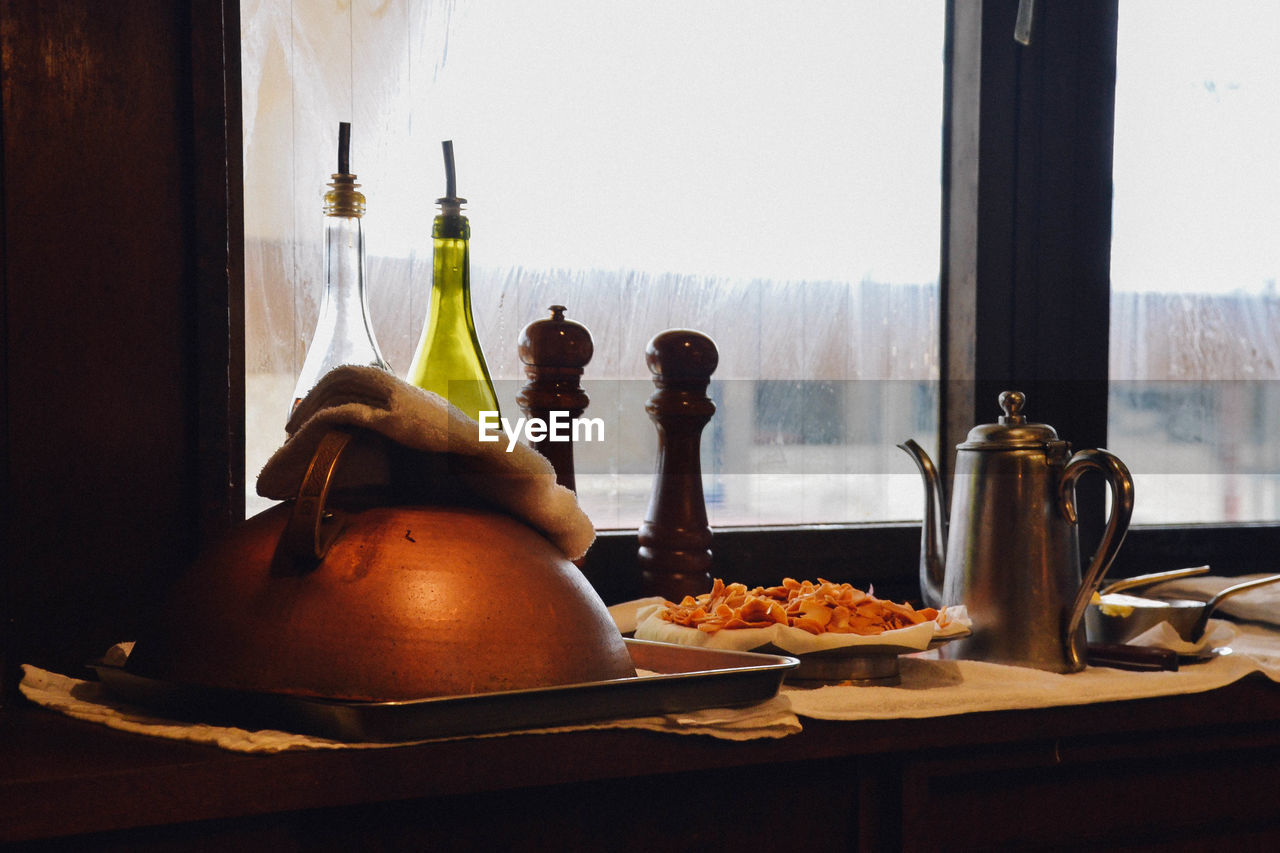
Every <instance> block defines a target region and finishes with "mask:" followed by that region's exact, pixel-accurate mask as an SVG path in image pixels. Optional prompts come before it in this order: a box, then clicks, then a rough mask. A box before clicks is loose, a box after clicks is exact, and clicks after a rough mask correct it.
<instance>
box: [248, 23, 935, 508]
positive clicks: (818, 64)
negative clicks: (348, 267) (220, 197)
mask: <svg viewBox="0 0 1280 853" xmlns="http://www.w3.org/2000/svg"><path fill="white" fill-rule="evenodd" d="M944 19H945V15H944V8H943V3H942V2H941V0H929V2H913V3H908V4H884V3H880V2H872V0H866V2H848V0H831V2H813V3H805V4H804V5H803V6H802V7H797V6H795V5H794V4H790V3H785V2H781V0H752V2H743V0H706V1H705V2H698V3H687V2H673V0H627V2H618V3H599V2H593V1H592V0H573V2H569V0H530V2H521V3H482V2H465V0H464V1H463V2H456V3H453V2H449V3H444V2H435V3H431V2H408V0H400V2H396V0H390V2H388V1H387V0H379V2H372V0H352V2H351V3H343V4H302V3H289V2H284V0H256V2H255V0H247V2H245V3H244V4H243V8H242V26H243V38H242V43H243V80H244V110H245V115H244V131H245V208H246V209H245V229H246V279H247V287H246V289H247V295H246V314H247V318H246V319H247V324H246V325H247V338H248V341H247V348H248V352H247V358H246V363H247V374H248V375H247V377H246V385H247V388H248V391H247V394H248V399H247V401H246V410H247V424H246V433H247V435H248V449H247V454H248V466H249V475H250V476H249V478H248V479H249V488H250V492H251V493H252V489H253V478H254V475H255V474H256V471H257V470H258V468H259V467H260V466H261V464H262V462H263V461H264V460H265V458H266V456H267V455H268V454H269V453H270V452H271V451H272V450H273V449H274V448H275V447H276V446H277V445H278V444H279V443H280V441H281V440H282V438H283V421H284V416H285V413H286V410H287V408H288V404H289V402H290V401H291V396H290V395H291V391H292V386H293V382H294V379H295V377H296V371H297V369H298V367H299V366H300V365H301V361H302V358H303V355H304V354H305V350H306V345H307V342H308V339H309V337H310V335H311V332H312V328H313V325H314V322H315V315H316V311H317V303H318V300H319V294H320V284H321V282H320V275H321V254H320V252H321V241H320V235H321V230H322V221H321V212H320V198H321V194H322V192H323V184H324V183H325V182H326V181H327V180H328V176H329V174H330V173H331V172H333V171H334V167H335V157H336V154H335V152H336V135H337V125H338V122H340V121H347V120H350V121H351V122H352V153H351V164H352V170H353V171H355V172H356V173H357V174H358V176H359V180H360V183H361V184H362V191H363V192H364V193H365V194H366V196H367V198H368V213H367V214H366V216H365V220H364V223H365V232H366V246H367V250H368V253H369V254H368V259H367V281H368V298H369V303H370V311H371V314H372V319H373V324H374V328H375V332H376V334H377V337H378V340H379V343H380V345H381V347H382V350H383V353H384V354H385V355H386V357H387V359H388V361H390V362H391V364H392V366H393V368H395V369H396V370H397V371H398V372H399V374H400V375H404V373H405V371H406V370H407V368H408V366H409V363H410V360H411V359H412V354H413V348H414V346H415V344H416V342H417V340H418V336H419V334H420V331H421V326H422V322H423V318H424V316H425V313H426V307H427V306H426V302H427V298H428V295H429V291H430V261H431V258H430V253H431V245H430V238H429V235H430V225H431V217H432V216H433V215H434V206H433V202H434V200H435V199H436V198H437V197H438V196H440V195H443V194H444V174H443V167H442V163H441V154H440V141H441V140H444V139H451V140H453V142H454V148H455V152H456V158H457V174H458V194H459V195H461V196H465V197H466V198H468V199H469V203H468V207H467V214H468V216H469V217H470V220H471V226H472V242H471V263H472V298H473V307H474V313H475V317H476V325H477V330H478V333H479V337H480V340H481V342H482V344H483V346H484V349H485V355H486V359H487V361H488V364H489V367H490V369H491V372H492V373H493V375H494V377H495V380H496V384H497V385H498V393H499V400H500V404H501V405H502V406H503V415H504V416H507V417H509V418H514V417H516V416H518V415H519V414H520V413H519V412H518V410H517V407H516V405H515V402H514V399H515V396H516V394H517V393H518V390H519V388H520V386H521V385H522V384H523V382H524V379H525V377H524V372H523V366H522V365H521V363H520V361H519V359H518V356H517V351H516V342H517V340H518V337H519V333H520V330H521V329H522V328H523V326H524V325H525V324H527V323H529V322H531V321H534V320H537V319H541V318H543V317H545V316H547V311H546V309H547V306H549V305H551V304H561V305H565V306H567V307H568V311H567V316H568V317H569V318H570V319H573V320H577V321H578V322H581V323H583V324H584V325H586V326H587V327H588V328H589V329H590V331H591V333H592V336H593V339H594V342H595V356H594V358H593V360H592V362H591V363H590V364H589V365H588V366H587V369H586V373H585V375H584V377H583V387H584V388H585V390H586V391H587V393H588V394H589V395H590V397H591V401H592V402H591V405H590V407H589V408H588V410H587V412H586V416H588V417H597V418H601V419H603V421H604V425H605V429H604V432H605V440H604V441H602V442H592V443H583V444H579V445H578V446H577V447H576V449H575V453H576V457H577V482H578V486H579V496H580V498H581V500H582V502H583V504H584V507H585V508H586V509H587V512H588V513H589V514H590V515H591V517H592V519H593V521H594V522H595V523H596V525H597V526H598V527H602V528H607V527H635V526H637V525H638V524H639V523H640V521H641V520H642V519H643V514H644V508H645V505H646V503H647V501H648V497H649V493H650V490H651V488H652V483H653V470H654V459H655V456H656V447H657V438H656V433H655V430H654V427H653V425H652V424H651V423H650V422H649V420H648V416H647V415H646V413H645V411H644V404H645V401H646V400H647V398H648V396H649V395H650V394H651V393H652V392H653V390H654V389H653V384H652V381H651V378H650V374H649V372H648V369H647V367H646V364H645V344H646V342H647V341H648V340H649V339H650V338H652V337H653V336H654V335H655V334H657V333H658V332H661V331H663V330H665V329H668V328H676V327H683V328H694V329H697V330H700V331H703V332H705V333H707V334H708V335H710V336H711V337H712V338H713V339H714V340H715V341H716V343H717V346H718V349H719V352H720V365H719V368H718V369H717V371H716V374H715V381H714V382H713V386H712V389H711V394H712V397H713V399H714V400H715V401H716V404H717V413H716V415H715V417H714V418H713V420H712V423H711V424H710V425H709V426H708V427H707V428H706V430H705V431H704V433H703V469H704V482H705V492H706V496H707V508H708V515H709V517H710V520H711V522H712V524H715V525H732V524H775V523H784V524H794V523H821V522H843V521H872V520H890V519H909V518H918V517H919V516H920V512H921V506H922V498H921V494H920V486H919V482H918V476H917V475H916V474H915V472H914V468H913V467H912V465H911V463H910V460H909V459H907V457H906V456H905V455H904V454H901V453H900V451H897V450H896V449H894V447H893V446H894V444H896V443H897V442H899V441H901V440H903V439H905V438H907V437H915V438H917V439H918V440H920V441H922V442H926V443H929V442H934V441H936V438H935V436H936V432H937V424H936V408H937V403H936V385H937V376H938V345H937V341H938V309H937V302H938V289H937V271H938V267H939V231H940V187H941V181H940V163H941V139H942V90H943V85H942V73H943V31H944V24H945V20H944ZM249 497H250V501H249V507H250V509H249V511H250V512H253V511H256V509H258V508H260V507H261V502H260V501H257V499H256V498H255V497H254V496H253V495H252V494H250V496H249Z"/></svg>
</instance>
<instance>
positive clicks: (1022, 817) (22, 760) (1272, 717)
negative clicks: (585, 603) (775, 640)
mask: <svg viewBox="0 0 1280 853" xmlns="http://www.w3.org/2000/svg"><path fill="white" fill-rule="evenodd" d="M803 723H804V728H805V730H804V732H802V733H801V734H799V735H794V736H791V737H787V738H783V739H778V740H757V741H750V742H745V743H738V742H729V741H722V740H717V739H713V738H710V737H704V736H679V735H667V734H657V733H651V732H643V731H625V730H609V731H595V732H576V733H569V734H556V735H514V736H506V737H493V738H477V739H467V740H458V741H448V742H441V743H432V744H423V745H418V746H406V747H394V748H387V749H371V750H336V751H308V752H291V753H282V754H276V755H244V754H238V753H232V752H227V751H223V750H219V749H217V748H214V747H207V746H200V745H193V744H186V743H181V742H173V741H166V740H160V739H155V738H149V737H145V736H140V735H134V734H128V733H123V732H117V731H113V730H109V729H106V728H104V727H101V726H97V725H94V724H91V723H85V722H80V721H77V720H72V719H69V718H65V717H62V716H60V715H58V714H55V713H53V712H50V711H47V710H44V709H39V708H35V707H31V706H19V707H15V708H10V709H6V710H4V711H0V842H14V841H25V840H32V841H39V840H44V841H45V842H47V843H49V844H53V845H54V846H56V844H57V843H58V840H59V839H62V840H63V841H70V840H72V839H74V840H75V841H76V842H77V843H79V842H88V841H90V840H92V843H93V844H94V846H95V847H96V848H97V849H104V850H111V849H136V848H137V847H139V846H147V845H150V846H147V849H190V846H192V845H194V844H197V843H207V844H211V845H213V846H215V847H221V846H223V845H230V844H234V845H235V846H237V847H238V848H240V849H243V850H249V849H260V848H271V849H274V850H280V849H292V848H291V846H290V845H296V846H298V847H301V848H307V849H310V848H312V847H315V846H320V847H327V846H330V845H334V846H341V845H342V844H343V843H350V844H355V845H364V844H366V843H368V842H371V841H372V840H373V839H377V841H378V843H380V844H383V845H384V846H386V847H390V848H391V849H399V848H401V847H404V848H407V849H414V848H418V849H421V848H420V847H419V844H421V843H422V842H423V840H424V839H432V840H433V841H435V842H438V843H440V845H441V846H442V847H445V848H446V849H455V846H461V845H466V846H467V847H468V848H469V849H597V847H598V845H599V844H601V843H603V840H604V839H611V840H612V841H613V842H619V843H621V844H622V846H621V848H620V849H630V848H631V847H632V845H634V846H636V847H644V846H649V849H654V847H653V846H652V845H662V844H666V845H667V846H668V847H671V846H672V844H673V838H676V839H679V841H678V843H675V844H674V847H675V849H685V842H691V840H692V839H703V840H706V839H710V838H716V839H718V840H717V841H716V842H715V843H714V844H712V846H710V847H705V848H703V849H722V848H721V844H722V843H724V844H728V843H730V841H731V840H732V839H733V838H734V837H738V836H740V837H741V840H742V843H743V844H744V845H747V846H746V847H744V848H743V849H759V847H760V845H761V844H762V842H763V841H764V840H765V839H767V838H770V837H776V838H777V839H780V840H783V841H785V842H786V843H787V844H788V845H789V846H790V847H791V848H792V849H804V848H803V844H805V843H813V844H822V843H825V844H832V843H834V844H835V845H836V846H837V847H844V846H849V847H852V848H859V849H876V848H880V849H899V848H901V849H911V848H912V847H913V846H915V845H916V844H917V842H920V843H927V842H928V841H929V839H930V838H933V839H936V838H937V837H938V836H937V835H936V834H937V833H938V832H941V831H943V829H942V828H943V827H945V831H946V837H947V838H948V839H949V842H948V844H949V845H950V846H949V847H948V849H964V848H965V846H966V845H967V844H968V843H969V842H973V843H975V844H986V843H991V842H993V841H1000V842H1001V843H1005V842H1007V843H1026V842H1029V841H1033V840H1034V839H1036V838H1041V837H1042V836H1044V835H1045V834H1052V835H1053V837H1054V838H1056V839H1058V840H1060V841H1063V842H1070V843H1079V844H1084V845H1087V846H1090V847H1097V846H1099V845H1101V844H1103V843H1104V842H1115V843H1120V842H1125V843H1138V842H1139V841H1141V842H1143V843H1152V842H1153V839H1155V840H1159V839H1163V841H1162V843H1161V846H1165V845H1167V844H1168V843H1172V842H1173V841H1174V840H1176V841H1179V842H1180V843H1181V842H1183V841H1186V840H1188V839H1195V838H1201V837H1203V838H1209V837H1212V838H1215V839H1217V840H1218V841H1222V837H1223V834H1224V833H1225V832H1226V831H1227V829H1228V827H1232V828H1234V831H1236V832H1238V833H1239V832H1244V833H1247V834H1248V835H1247V836H1246V837H1247V838H1249V839H1256V838H1272V837H1275V838H1280V797H1278V796H1276V795H1275V794H1274V787H1275V786H1274V768H1275V767H1276V766H1280V685H1276V684H1274V683H1272V682H1270V681H1267V680H1266V679H1265V678H1262V677H1260V676H1259V677H1250V678H1248V679H1245V680H1244V681H1241V682H1238V683H1236V684H1233V685H1231V686H1229V687H1226V688H1223V689H1221V690H1216V691H1212V692H1210V693H1204V694H1197V695H1189V696H1177V697H1169V698H1161V699H1149V700H1140V701H1133V702H1119V703H1107V704H1098V705H1088V706H1078V707H1070V708H1050V709H1043V710H1035V711H1006V712H993V713H984V714H973V715H965V716H957V717H945V718H934V719H928V720H889V721H865V722H853V723H833V722H822V721H815V720H808V719H805V720H803ZM1206 774H1208V775H1206ZM1209 779H1212V780H1213V781H1212V784H1210V783H1209V782H1208V781H1207V780H1209ZM815 810H816V811H815ZM741 814H755V815H764V816H772V821H771V822H770V821H766V822H763V823H761V822H758V821H755V820H751V821H746V822H743V821H738V820H736V819H735V818H732V817H729V816H731V815H741ZM800 814H808V815H810V816H809V817H808V818H807V819H803V820H801V819H798V818H797V816H798V815H800ZM1086 815H1088V819H1087V820H1086V819H1085V816H1086ZM548 817H556V820H555V821H553V824H554V825H555V826H556V827H557V828H556V829H555V830H554V831H555V833H558V834H556V835H555V837H554V838H553V837H551V836H549V835H547V832H548V829H547V826H546V823H547V820H548ZM673 833H674V836H673ZM1169 833H1173V835H1170V834H1169ZM87 836H92V839H90V838H89V837H87ZM984 839H985V840H984ZM445 842H447V844H446V843H445ZM642 842H643V843H642ZM38 846H41V845H38ZM614 846H615V847H616V846H617V845H616V844H615V845H614ZM692 846H696V845H692ZM1166 849H1167V847H1166Z"/></svg>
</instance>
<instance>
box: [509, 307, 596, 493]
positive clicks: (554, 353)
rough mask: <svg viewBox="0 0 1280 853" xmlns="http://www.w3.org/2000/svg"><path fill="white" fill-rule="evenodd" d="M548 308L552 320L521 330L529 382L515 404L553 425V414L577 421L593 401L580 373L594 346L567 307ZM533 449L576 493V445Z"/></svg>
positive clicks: (546, 443)
mask: <svg viewBox="0 0 1280 853" xmlns="http://www.w3.org/2000/svg"><path fill="white" fill-rule="evenodd" d="M547 310H549V311H550V312H551V317H550V319H545V320H535V321H534V322H532V323H530V324H529V325H527V326H525V327H524V329H523V330H522V331H521V332H520V341H519V352H520V360H521V361H522V362H524V372H525V375H526V376H528V377H529V381H528V382H527V383H525V386H524V388H523V389H522V390H521V391H520V396H518V397H516V402H517V403H518V404H519V405H520V409H521V411H523V412H524V415H525V417H526V418H541V419H542V420H543V421H544V422H548V423H549V422H550V419H551V413H552V412H568V413H569V418H570V419H573V418H578V417H580V416H581V415H582V413H583V412H585V411H586V409H587V404H588V403H589V402H591V401H590V399H589V398H588V397H587V393H586V392H585V391H583V390H582V388H581V387H579V384H578V383H579V380H580V379H581V377H582V369H583V368H584V367H586V366H587V363H588V362H589V361H591V355H592V353H593V352H594V345H593V344H592V342H591V332H590V331H588V329H587V327H586V326H584V325H582V324H581V323H575V322H574V321H573V320H566V319H565V318H564V312H565V307H564V306H563V305H552V306H551V307H550V308H549V309H547ZM533 446H534V449H536V450H537V451H538V452H539V453H541V454H542V455H543V456H545V457H547V460H548V461H550V462H551V467H552V468H554V469H555V471H556V482H557V483H559V484H560V485H562V486H564V487H565V488H566V489H569V490H570V491H573V492H577V490H578V486H577V480H576V479H575V477H574V470H573V442H572V441H551V440H550V437H548V438H544V439H541V440H539V441H536V442H534V445H533Z"/></svg>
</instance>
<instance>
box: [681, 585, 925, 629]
mask: <svg viewBox="0 0 1280 853" xmlns="http://www.w3.org/2000/svg"><path fill="white" fill-rule="evenodd" d="M658 615H659V617H661V618H662V619H664V620H666V621H667V622H671V623H673V624H676V625H684V626H686V627H689V628H697V629H698V630H699V631H706V632H707V633H714V632H716V631H720V630H722V629H723V630H732V629H734V628H768V627H769V626H770V625H789V626H791V627H793V628H800V629H802V630H805V631H808V632H809V633H810V634H824V633H831V634H883V633H884V632H885V631H892V630H894V629H896V628H907V627H910V626H912V625H918V624H920V623H921V622H929V621H932V620H936V619H938V611H937V610H934V609H933V608H932V607H929V608H925V609H923V610H915V609H914V608H912V607H911V606H910V605H909V604H896V603H894V602H892V601H886V600H884V599H881V598H876V597H875V596H874V595H872V594H871V593H870V592H863V591H862V590H860V589H857V588H856V587H853V586H850V585H849V584H847V583H842V584H835V583H832V582H831V581H826V580H823V579H822V578H818V581H817V583H814V582H813V581H797V580H794V579H792V578H786V579H785V580H783V582H782V584H781V585H780V586H770V587H763V586H758V587H756V588H755V589H747V587H746V585H745V584H740V583H731V584H728V585H726V584H725V583H724V581H722V580H720V579H719V578H716V580H715V582H714V583H713V584H712V585H711V592H709V593H703V594H702V595H699V596H692V595H686V596H685V597H684V600H683V601H681V602H680V603H679V604H676V603H674V602H670V601H668V602H667V603H666V608H665V609H663V610H661V611H659V612H658Z"/></svg>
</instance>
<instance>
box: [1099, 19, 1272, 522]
mask: <svg viewBox="0 0 1280 853" xmlns="http://www.w3.org/2000/svg"><path fill="white" fill-rule="evenodd" d="M1277 40H1280V5H1276V4H1274V3H1270V2H1265V0H1230V2H1227V0H1224V2H1215V3H1205V2H1198V1H1197V0H1125V2H1124V3H1121V4H1120V25H1119V47H1118V57H1117V64H1118V68H1117V75H1116V76H1117V80H1116V130H1115V172H1114V174H1115V206H1114V232H1113V234H1114V236H1113V244H1112V258H1111V273H1112V315H1111V348H1110V358H1111V378H1112V383H1111V394H1110V400H1109V407H1110V408H1109V415H1108V417H1109V428H1108V443H1109V446H1110V449H1111V450H1113V451H1115V452H1116V453H1117V454H1118V455H1120V456H1121V458H1123V459H1125V461H1126V462H1127V463H1128V464H1129V465H1130V467H1131V468H1132V469H1133V472H1134V480H1135V489H1136V493H1137V496H1138V500H1137V505H1136V508H1135V514H1134V518H1135V521H1138V522H1142V523H1187V522H1240V521H1253V520H1274V519H1276V518H1280V504H1278V500H1280V442H1277V441H1276V435H1277V433H1278V432H1280V388H1278V387H1277V386H1278V385H1280V383H1277V382H1276V381H1275V380H1276V379H1278V378H1280V294H1277V292H1276V279H1277V276H1280V159H1278V158H1277V157H1276V152H1277V151H1280V110H1278V109H1277V104H1280V54H1277V52H1276V44H1277V43H1278V41H1277Z"/></svg>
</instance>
